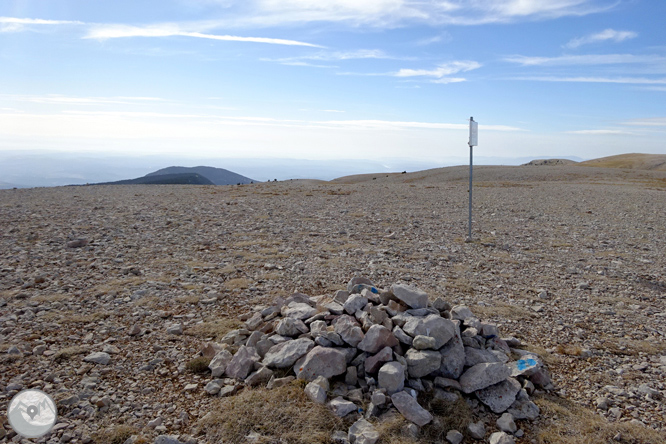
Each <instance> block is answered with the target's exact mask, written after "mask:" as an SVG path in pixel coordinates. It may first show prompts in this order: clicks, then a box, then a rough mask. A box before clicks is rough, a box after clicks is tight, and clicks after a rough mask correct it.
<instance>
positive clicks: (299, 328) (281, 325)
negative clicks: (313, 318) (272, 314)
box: [275, 305, 311, 336]
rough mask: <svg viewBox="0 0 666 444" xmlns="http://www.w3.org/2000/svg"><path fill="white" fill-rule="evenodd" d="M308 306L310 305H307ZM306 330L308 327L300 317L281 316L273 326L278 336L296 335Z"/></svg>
mask: <svg viewBox="0 0 666 444" xmlns="http://www.w3.org/2000/svg"><path fill="white" fill-rule="evenodd" d="M308 307H310V306H309V305H308ZM310 308H311V307H310ZM307 332H308V327H307V325H305V323H303V321H301V320H300V319H295V318H290V317H288V318H283V319H280V321H279V322H278V323H277V325H276V326H275V333H277V334H279V335H280V336H298V335H300V334H303V333H307Z"/></svg>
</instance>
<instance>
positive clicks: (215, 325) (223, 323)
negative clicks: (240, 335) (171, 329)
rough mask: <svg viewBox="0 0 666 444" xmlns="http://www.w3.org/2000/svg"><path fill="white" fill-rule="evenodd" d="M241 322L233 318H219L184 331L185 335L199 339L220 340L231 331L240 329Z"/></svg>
mask: <svg viewBox="0 0 666 444" xmlns="http://www.w3.org/2000/svg"><path fill="white" fill-rule="evenodd" d="M241 325H242V324H241V322H240V321H239V320H238V319H234V318H221V319H216V320H214V321H207V322H203V323H201V324H197V325H194V326H192V327H190V328H188V329H186V330H185V332H184V333H185V334H186V335H190V336H197V337H199V338H214V339H220V338H222V337H223V336H224V335H226V334H227V333H229V332H230V331H231V330H235V329H237V328H240V327H241Z"/></svg>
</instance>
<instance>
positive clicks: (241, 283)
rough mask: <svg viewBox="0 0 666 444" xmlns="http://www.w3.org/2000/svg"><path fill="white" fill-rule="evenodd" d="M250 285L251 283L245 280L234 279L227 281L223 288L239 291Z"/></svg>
mask: <svg viewBox="0 0 666 444" xmlns="http://www.w3.org/2000/svg"><path fill="white" fill-rule="evenodd" d="M251 284H252V281H250V280H249V279H246V278H234V279H229V280H228V281H226V282H225V283H224V286H225V287H227V288H228V289H229V290H233V289H236V288H238V289H240V290H245V289H246V288H248V287H249V286H250V285H251Z"/></svg>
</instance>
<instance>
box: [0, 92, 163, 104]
mask: <svg viewBox="0 0 666 444" xmlns="http://www.w3.org/2000/svg"><path fill="white" fill-rule="evenodd" d="M0 97H2V98H4V99H6V100H13V101H17V102H30V103H47V104H61V105H103V104H124V105H127V104H136V103H146V102H150V103H152V102H164V101H165V99H162V98H159V97H125V96H119V97H75V96H65V95H62V94H46V95H40V96H37V95H18V94H0Z"/></svg>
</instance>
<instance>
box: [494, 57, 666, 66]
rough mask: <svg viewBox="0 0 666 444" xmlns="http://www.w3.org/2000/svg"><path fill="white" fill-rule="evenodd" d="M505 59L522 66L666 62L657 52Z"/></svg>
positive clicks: (665, 58)
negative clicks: (648, 53)
mask: <svg viewBox="0 0 666 444" xmlns="http://www.w3.org/2000/svg"><path fill="white" fill-rule="evenodd" d="M504 61H506V62H510V63H517V64H519V65H522V66H575V65H621V64H658V63H666V57H665V56H662V55H657V54H651V55H634V54H586V55H565V56H558V57H529V56H523V55H515V56H510V57H505V58H504Z"/></svg>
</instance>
